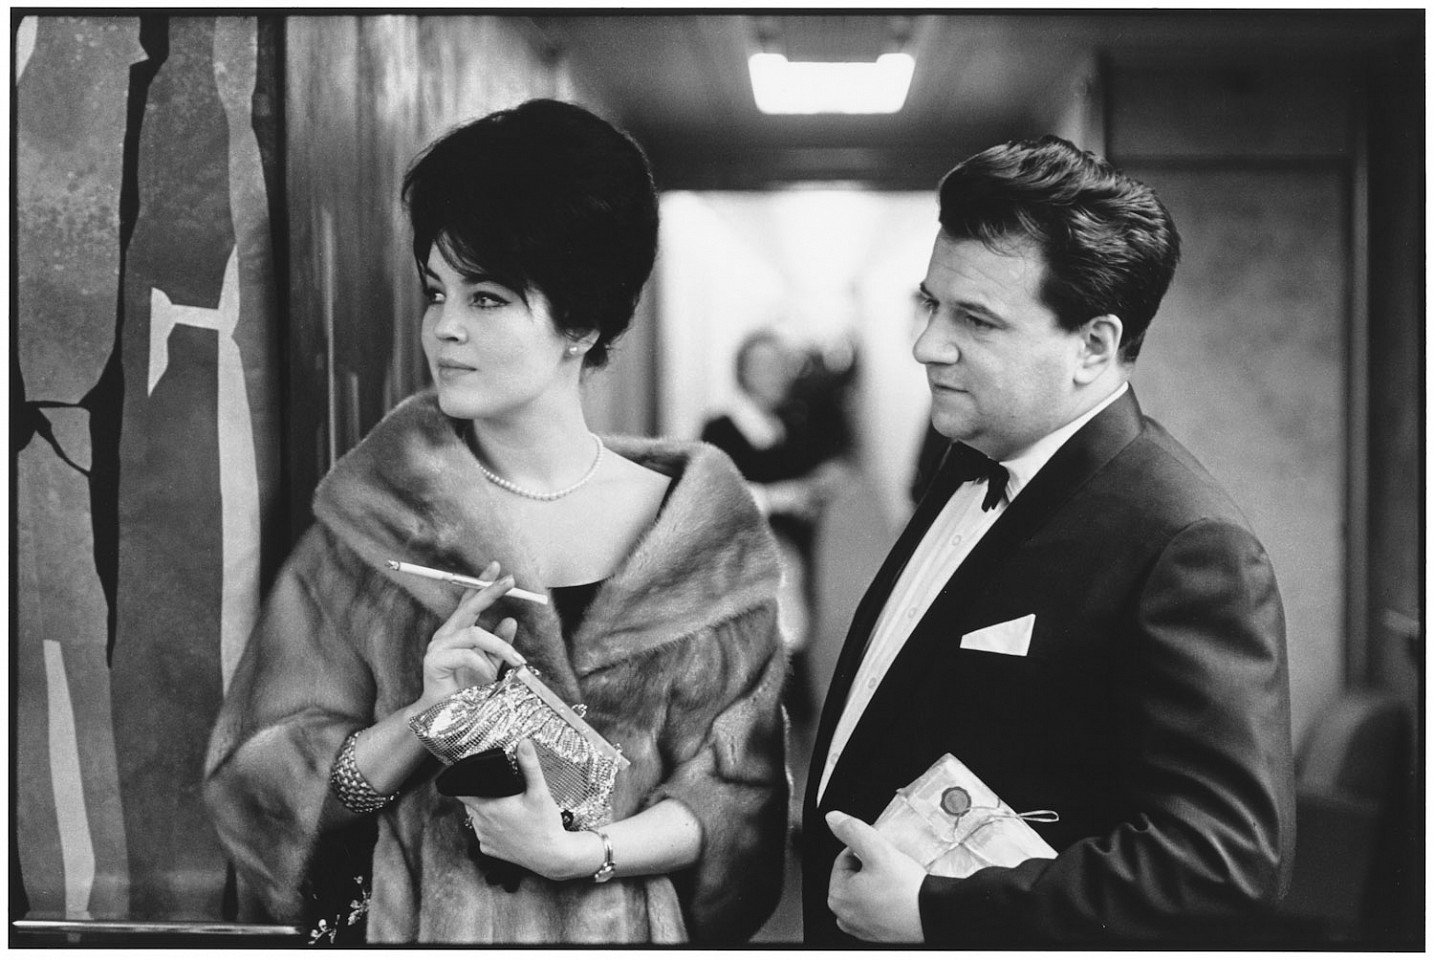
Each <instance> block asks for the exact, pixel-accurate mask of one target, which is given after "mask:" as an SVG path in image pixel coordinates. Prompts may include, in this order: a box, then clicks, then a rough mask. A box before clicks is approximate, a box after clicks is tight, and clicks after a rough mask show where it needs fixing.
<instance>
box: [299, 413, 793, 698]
mask: <svg viewBox="0 0 1434 960" xmlns="http://www.w3.org/2000/svg"><path fill="white" fill-rule="evenodd" d="M603 441H604V443H606V444H607V446H608V448H609V449H611V450H612V451H614V452H615V453H618V454H620V455H621V456H624V457H627V458H628V459H630V460H633V461H635V462H636V463H639V464H641V465H643V466H645V467H647V468H649V469H651V470H655V471H657V472H658V473H662V474H666V475H667V476H670V477H672V478H674V480H675V485H674V487H673V489H672V491H671V492H670V495H669V497H668V499H667V503H666V505H665V506H664V507H663V509H662V512H661V513H660V514H659V515H658V518H657V520H656V522H655V523H654V524H653V526H652V527H651V528H650V529H649V530H648V531H647V533H646V534H644V535H643V537H642V538H641V539H640V540H639V542H638V544H637V546H636V548H635V549H634V550H633V551H632V553H631V554H630V555H629V556H628V558H627V559H626V560H625V561H624V562H623V564H622V565H621V566H620V568H619V569H618V570H617V571H615V572H614V574H613V575H612V576H611V577H609V578H608V579H607V580H605V581H604V582H603V586H602V587H601V588H600V590H599V591H598V595H597V597H596V598H595V599H594V601H593V604H592V606H591V607H590V608H589V609H588V613H587V616H586V617H585V618H584V624H583V627H584V628H585V629H580V630H579V632H578V634H577V635H575V636H574V637H573V643H572V649H573V651H574V654H573V655H572V656H571V658H569V654H568V651H567V647H566V645H565V644H564V643H563V640H562V637H561V634H560V631H559V628H558V623H557V617H556V614H555V613H554V611H553V609H552V607H551V606H541V605H538V604H532V603H528V602H525V601H516V600H515V601H508V602H507V603H506V605H505V606H506V609H504V610H503V613H504V615H509V616H513V617H515V618H517V619H518V623H519V629H518V639H517V641H516V642H515V646H516V647H517V648H518V649H519V650H520V651H521V652H522V653H523V655H524V656H525V657H527V658H528V659H529V660H530V661H532V662H534V663H535V665H537V666H538V668H539V669H540V670H542V671H543V672H544V673H545V674H546V678H547V680H548V682H549V685H550V686H552V687H553V688H554V689H555V690H558V691H559V692H560V693H562V694H564V695H566V696H568V697H574V696H576V695H577V694H578V693H579V689H580V681H581V679H582V678H583V677H585V676H586V675H588V674H590V673H592V672H594V671H597V670H601V669H603V668H604V667H607V666H610V665H611V664H613V663H615V662H617V661H619V660H623V659H627V658H630V657H633V656H637V655H640V654H643V653H645V652H648V651H652V650H654V649H656V648H658V647H661V646H663V645H665V644H668V643H672V642H674V641H676V640H680V639H681V638H683V637H686V636H689V635H691V634H693V633H696V632H697V631H699V630H702V629H704V628H706V627H709V626H711V625H712V624H714V623H719V622H721V621H724V620H727V619H730V618H731V617H733V616H735V615H737V614H739V613H742V612H744V611H746V610H750V609H752V608H753V607H756V606H758V605H760V604H763V603H768V602H771V601H772V599H773V597H774V595H775V591H776V586H777V583H778V580H779V577H780V570H779V565H778V564H779V561H778V557H777V553H776V550H775V548H774V546H773V544H772V542H771V539H770V537H768V536H767V534H766V530H765V527H764V525H763V523H762V522H761V521H760V514H759V512H758V510H757V507H756V505H755V503H754V501H753V500H752V497H751V494H750V493H749V491H748V489H747V487H746V485H745V484H744V482H743V481H742V479H741V476H740V475H739V474H738V473H737V472H736V470H735V469H734V468H733V467H732V465H731V462H730V461H729V460H728V459H727V458H726V456H725V455H723V454H722V453H720V452H719V451H718V450H716V448H714V447H711V446H708V445H706V444H694V443H690V442H682V441H673V440H653V439H645V438H633V437H604V438H603ZM314 513H315V515H316V516H317V518H318V519H319V520H320V521H321V522H322V523H323V524H324V525H325V526H326V527H328V528H329V529H330V530H331V531H332V532H333V534H334V535H335V536H336V537H337V538H338V539H339V540H340V541H341V542H343V543H344V544H345V545H346V546H348V547H349V548H350V549H352V550H353V551H354V552H355V553H356V554H357V555H358V556H359V557H360V558H362V560H363V561H364V562H365V563H366V564H368V565H369V566H371V567H372V568H373V569H374V570H376V571H378V572H379V573H380V574H381V575H382V576H384V577H385V578H387V579H389V580H391V581H393V582H394V583H396V584H398V585H399V587H400V588H401V589H402V590H404V591H405V592H407V593H408V594H410V595H411V596H412V597H413V598H414V600H415V601H417V602H418V603H419V604H420V605H421V606H423V607H425V608H427V609H428V610H430V611H431V612H433V613H434V614H435V615H437V616H439V617H446V616H447V615H448V613H449V612H451V610H452V606H453V603H454V593H453V588H452V587H451V586H449V585H447V584H443V583H437V582H434V581H430V580H425V579H422V578H419V577H414V576H411V575H407V574H401V573H398V572H396V571H393V570H389V569H388V568H387V565H386V563H385V561H386V560H389V559H394V560H407V561H410V562H413V563H420V564H423V565H425V566H434V567H437V568H439V569H444V570H452V571H455V572H464V573H469V574H471V575H476V574H477V573H478V572H479V571H481V570H482V569H483V568H484V567H485V566H487V564H488V562H489V561H490V560H493V559H497V560H499V561H500V562H501V563H502V565H503V570H504V572H505V573H510V574H512V575H514V577H515V578H516V581H517V584H518V586H520V587H523V588H524V589H528V590H535V591H540V592H541V591H542V590H543V589H544V585H543V584H540V583H537V582H536V579H535V575H534V570H535V569H536V568H535V564H534V562H533V559H532V557H531V556H530V555H529V554H528V553H527V552H526V550H525V549H524V547H523V545H522V539H521V537H520V535H519V534H518V532H517V531H515V530H513V529H512V528H511V527H510V525H509V524H507V523H505V521H504V519H503V517H502V516H501V515H500V514H499V513H498V512H497V511H496V510H495V509H494V502H493V488H492V486H491V485H490V484H488V483H487V482H485V481H484V480H483V478H482V475H481V474H480V473H479V471H478V469H477V463H476V461H475V460H474V457H473V454H472V452H471V451H470V450H469V449H468V447H467V445H466V444H464V443H463V441H462V439H461V438H460V436H459V435H458V433H457V431H456V429H455V421H454V420H452V419H451V418H449V417H448V416H447V415H445V414H444V413H443V412H442V411H441V410H440V409H439V408H438V403H437V397H436V394H435V393H434V392H433V391H431V390H430V391H427V392H424V393H420V394H418V395H416V396H414V397H411V398H409V399H408V400H406V401H404V402H403V403H402V404H400V405H399V406H398V407H397V408H396V409H395V410H394V411H393V412H392V413H390V414H389V416H388V417H386V418H385V419H384V420H383V421H382V422H381V423H380V424H379V425H378V426H377V427H375V428H374V430H373V431H372V432H371V433H370V434H369V436H368V438H367V439H366V440H365V441H364V443H362V444H360V445H359V446H358V447H357V448H355V449H354V450H353V451H352V452H350V453H349V454H348V455H347V456H345V457H344V458H343V459H342V460H340V461H339V462H338V463H337V464H336V465H335V466H334V468H333V470H331V471H330V473H329V475H328V476H327V477H326V478H325V479H324V481H323V483H321V484H320V486H319V489H318V492H317V494H316V497H315V503H314ZM525 628H526V629H525Z"/></svg>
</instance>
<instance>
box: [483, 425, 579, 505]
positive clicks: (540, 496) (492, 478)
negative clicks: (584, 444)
mask: <svg viewBox="0 0 1434 960" xmlns="http://www.w3.org/2000/svg"><path fill="white" fill-rule="evenodd" d="M588 436H590V437H592V438H593V443H595V444H596V445H597V455H596V456H595V457H593V465H592V466H590V467H588V472H587V473H585V474H583V476H582V479H581V480H579V481H578V482H577V483H575V484H573V485H572V486H571V487H565V488H563V489H562V490H555V491H553V492H552V493H539V492H538V491H537V490H529V489H528V488H527V487H520V486H518V485H517V484H516V483H514V482H513V481H511V480H505V479H503V478H502V477H500V476H498V475H497V474H496V473H494V472H493V471H492V470H489V469H488V468H487V467H485V466H483V461H482V460H478V469H479V470H481V471H483V476H485V477H487V478H488V482H489V483H491V484H493V485H494V486H495V487H502V488H503V489H504V490H507V491H508V492H509V493H516V494H517V495H518V496H520V497H527V498H528V499H529V500H561V499H562V498H563V497H566V496H567V495H568V494H570V493H572V492H573V491H574V490H577V489H578V488H579V487H581V486H583V485H584V484H585V483H587V482H588V481H589V480H591V479H592V478H593V476H594V475H596V474H597V470H598V466H599V465H600V464H601V463H602V452H603V450H604V449H605V447H603V442H602V438H601V437H599V436H598V435H597V434H595V433H590V434H588ZM475 459H477V458H476V457H475Z"/></svg>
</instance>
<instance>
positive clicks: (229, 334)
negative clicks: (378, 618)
mask: <svg viewBox="0 0 1434 960" xmlns="http://www.w3.org/2000/svg"><path fill="white" fill-rule="evenodd" d="M261 33H267V34H271V33H272V31H268V30H261V24H260V23H259V21H258V20H256V19H255V18H237V17H143V18H132V17H131V18H120V17H116V18H109V17H48V16H45V17H27V18H26V19H25V20H23V21H22V22H21V23H20V27H19V31H18V37H17V44H16V46H17V57H16V63H15V68H16V131H15V140H16V184H17V201H18V203H17V209H16V230H17V236H16V240H17V247H16V256H17V261H18V265H19V270H18V275H17V290H16V294H17V301H18V306H19V310H18V316H17V320H16V327H15V329H16V333H17V338H16V339H17V342H16V350H15V352H14V354H13V359H12V382H13V383H14V386H13V387H12V391H13V393H14V394H15V396H13V397H12V401H13V405H14V409H16V410H17V411H18V412H19V417H18V419H19V421H20V423H21V429H20V430H19V431H18V435H17V436H16V437H15V446H16V449H17V454H16V459H17V464H16V523H15V536H16V567H15V573H16V578H17V587H18V589H17V596H18V603H17V605H16V606H17V619H18V624H17V625H18V631H17V633H16V635H15V644H14V653H13V656H14V660H15V662H16V666H17V670H16V673H15V676H16V680H17V683H16V688H15V689H16V698H15V699H16V727H17V729H16V735H15V743H16V747H15V758H14V759H15V767H16V771H17V777H16V805H15V845H16V850H17V853H18V859H19V867H20V877H19V879H20V880H21V889H20V890H18V891H16V890H13V889H12V894H11V896H12V916H15V915H19V916H24V915H25V912H24V911H25V910H28V914H29V915H30V916H31V917H38V916H56V917H67V918H71V919H79V918H114V917H123V918H131V919H135V918H139V919H205V918H207V919H217V918H219V917H220V915H221V913H222V910H223V907H222V902H221V901H222V899H223V894H224V889H225V885H226V878H227V872H228V871H227V864H226V862H225V858H224V856H223V854H222V852H221V851H220V849H219V845H218V841H217V839H216V837H215V835H214V832H213V830H212V828H211V827H210V826H209V822H208V816H207V814H206V813H205V811H204V809H203V805H202V803H201V800H200V795H199V777H200V772H201V765H202V762H203V756H204V749H205V746H206V743H207V740H208V734H209V728H210V726H211V725H212V721H213V717H214V714H215V712H216V711H217V709H218V704H219V700H220V698H221V696H222V691H223V688H224V685H225V683H226V681H227V679H228V676H229V673H230V672H231V670H232V668H233V665H234V663H235V661H236V660H237V658H238V655H239V653H240V652H241V651H242V649H243V646H244V642H245V640H246V638H247V635H248V631H249V628H250V626H251V625H252V623H253V621H254V618H255V616H256V613H257V609H258V604H259V598H260V593H261V588H262V584H263V583H264V581H265V580H266V578H267V577H268V576H269V575H271V573H272V570H271V569H269V568H271V567H272V561H271V560H269V559H268V558H269V557H271V556H272V555H273V552H274V551H273V550H270V551H269V552H268V553H266V552H265V551H264V549H263V539H264V537H263V533H262V531H263V529H264V518H265V516H266V515H268V514H270V513H272V512H273V511H274V505H275V500H276V495H277V493H278V490H279V487H278V456H277V454H278V437H279V431H278V422H277V416H278V403H277V399H278V398H277V387H278V382H279V381H278V376H277V350H278V340H277V335H276V308H277V303H278V296H277V290H276V288H275V281H274V277H275V269H274V259H273V252H272V248H273V244H272V236H271V230H270V228H271V222H270V221H271V218H270V199H271V198H270V195H269V190H268V187H267V185H266V184H267V183H268V182H270V181H272V180H273V179H274V178H273V171H272V170H270V171H266V170H265V169H264V167H265V164H266V162H267V163H268V164H270V165H271V166H272V164H273V162H274V159H275V154H274V151H273V149H272V145H273V141H274V139H275V131H274V129H272V127H273V124H274V123H275V119H276V118H275V116H274V113H273V111H272V110H271V109H268V108H267V104H269V103H271V102H272V101H273V100H274V99H275V97H276V95H277V88H276V80H275V77H276V74H275V70H274V67H273V58H274V49H273V47H274V44H273V42H272V39H270V40H269V41H268V42H267V44H261ZM261 45H262V46H267V47H268V49H266V50H264V51H262V54H261ZM256 103H257V104H259V105H260V106H261V107H263V109H261V110H256V109H255V105H256ZM266 126H267V129H262V128H264V127H266ZM261 140H262V141H263V142H264V143H265V144H267V146H268V149H267V151H261V149H260V145H261ZM266 152H267V154H268V156H267V158H266V157H265V155H264V154H265V153H266ZM17 901H18V902H19V904H20V905H21V906H22V907H23V908H24V910H22V911H15V910H13V905H14V904H16V902H17Z"/></svg>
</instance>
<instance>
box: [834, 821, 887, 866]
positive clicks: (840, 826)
mask: <svg viewBox="0 0 1434 960" xmlns="http://www.w3.org/2000/svg"><path fill="white" fill-rule="evenodd" d="M827 826H828V827H830V828H831V831H832V835H833V836H834V837H836V838H837V839H838V840H840V841H841V842H842V843H844V844H846V845H847V846H848V847H851V852H852V853H854V854H856V855H857V857H858V859H860V860H861V862H862V863H869V862H870V861H871V860H872V858H874V857H876V856H879V855H880V854H881V852H882V851H883V850H884V849H885V847H886V842H885V838H884V837H882V835H881V834H879V833H877V832H876V828H875V827H873V826H871V825H870V824H868V823H867V822H865V821H864V820H858V819H857V818H856V817H853V816H851V815H850V814H847V813H842V812H841V811H840V810H833V811H831V812H830V813H828V814H827Z"/></svg>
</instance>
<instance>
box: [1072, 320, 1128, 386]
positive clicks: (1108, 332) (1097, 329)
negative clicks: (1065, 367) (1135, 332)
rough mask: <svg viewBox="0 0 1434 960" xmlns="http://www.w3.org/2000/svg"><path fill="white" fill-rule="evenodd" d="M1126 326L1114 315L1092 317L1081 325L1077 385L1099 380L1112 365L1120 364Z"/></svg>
mask: <svg viewBox="0 0 1434 960" xmlns="http://www.w3.org/2000/svg"><path fill="white" fill-rule="evenodd" d="M1124 330H1125V325H1124V324H1123V323H1121V322H1120V318H1119V317H1117V316H1116V315H1115V314H1113V313H1103V314H1101V315H1100V316H1098V317H1091V318H1090V319H1089V320H1087V321H1086V322H1085V323H1083V324H1082V325H1081V328H1080V330H1079V331H1077V333H1078V334H1079V335H1080V356H1079V357H1078V358H1077V360H1076V371H1075V380H1076V383H1080V384H1086V383H1090V382H1092V381H1094V380H1095V379H1097V378H1098V377H1099V376H1100V375H1101V374H1102V373H1104V372H1105V371H1106V370H1107V369H1108V368H1109V367H1110V366H1111V365H1112V364H1118V363H1120V335H1121V333H1122V332H1124Z"/></svg>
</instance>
